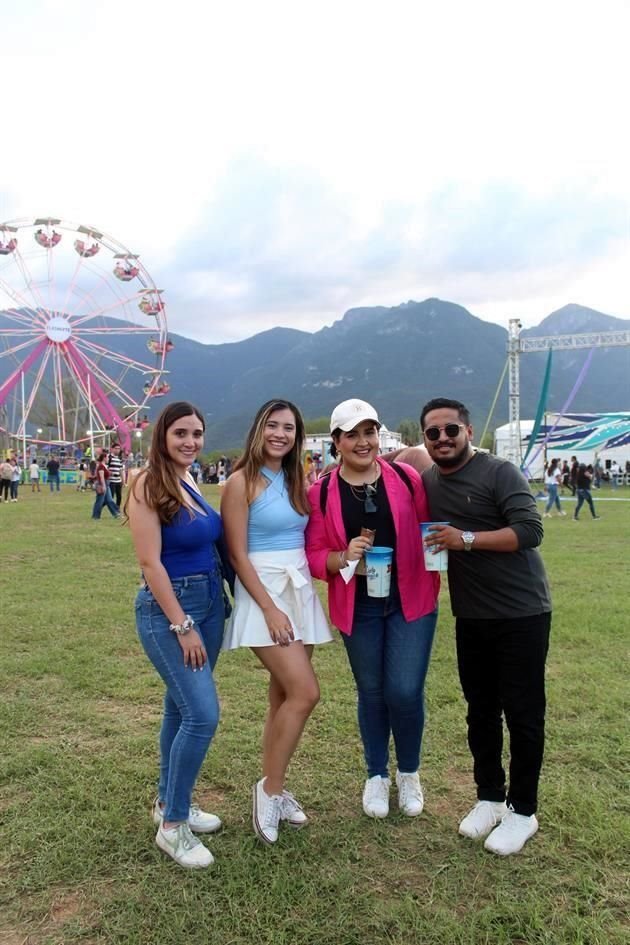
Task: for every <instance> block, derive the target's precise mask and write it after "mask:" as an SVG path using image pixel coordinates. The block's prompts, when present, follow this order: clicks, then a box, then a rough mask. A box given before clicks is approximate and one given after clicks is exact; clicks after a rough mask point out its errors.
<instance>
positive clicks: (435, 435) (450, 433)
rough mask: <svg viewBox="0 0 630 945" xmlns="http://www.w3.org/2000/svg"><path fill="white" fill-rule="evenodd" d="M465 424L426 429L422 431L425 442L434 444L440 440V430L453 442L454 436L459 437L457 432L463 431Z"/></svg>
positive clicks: (449, 424) (450, 424) (451, 424)
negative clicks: (428, 441)
mask: <svg viewBox="0 0 630 945" xmlns="http://www.w3.org/2000/svg"><path fill="white" fill-rule="evenodd" d="M464 426H465V424H463V423H447V424H445V426H443V427H427V428H426V430H425V431H424V435H425V436H426V438H427V440H430V441H431V442H432V443H435V442H436V441H437V440H439V439H440V433H441V431H442V430H444V432H445V433H446V435H447V437H448V438H449V439H450V440H454V439H455V437H456V436H459V431H460V430H463V429H464Z"/></svg>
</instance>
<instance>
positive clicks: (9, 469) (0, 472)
mask: <svg viewBox="0 0 630 945" xmlns="http://www.w3.org/2000/svg"><path fill="white" fill-rule="evenodd" d="M12 478H13V466H12V465H11V463H10V461H9V460H8V459H4V460H3V461H2V462H1V463H0V502H2V499H4V501H5V502H8V501H9V495H10V493H11V479H12Z"/></svg>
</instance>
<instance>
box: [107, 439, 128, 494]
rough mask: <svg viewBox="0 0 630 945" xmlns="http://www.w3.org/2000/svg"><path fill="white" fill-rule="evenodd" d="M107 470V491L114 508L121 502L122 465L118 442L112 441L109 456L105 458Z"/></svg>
mask: <svg viewBox="0 0 630 945" xmlns="http://www.w3.org/2000/svg"><path fill="white" fill-rule="evenodd" d="M107 470H108V472H109V479H108V480H107V481H108V484H109V491H110V493H111V496H112V499H113V501H114V504H115V505H116V508H118V509H119V508H120V506H121V503H122V487H123V475H124V465H123V457H122V454H121V450H120V443H112V446H111V449H110V451H109V456H108V458H107Z"/></svg>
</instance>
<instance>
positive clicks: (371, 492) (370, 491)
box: [363, 482, 378, 515]
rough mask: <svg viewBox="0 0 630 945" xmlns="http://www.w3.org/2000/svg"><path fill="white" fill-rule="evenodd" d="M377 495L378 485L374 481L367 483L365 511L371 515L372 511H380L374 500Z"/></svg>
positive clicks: (364, 502) (364, 501)
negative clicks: (373, 483)
mask: <svg viewBox="0 0 630 945" xmlns="http://www.w3.org/2000/svg"><path fill="white" fill-rule="evenodd" d="M375 495H376V486H375V485H372V483H367V482H366V484H365V499H364V500H363V511H364V512H365V513H366V514H367V515H370V514H371V513H372V512H378V505H377V504H376V502H375V501H374V496H375Z"/></svg>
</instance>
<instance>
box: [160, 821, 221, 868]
mask: <svg viewBox="0 0 630 945" xmlns="http://www.w3.org/2000/svg"><path fill="white" fill-rule="evenodd" d="M155 842H156V843H157V845H158V846H159V848H160V850H163V851H164V853H166V854H167V855H168V856H170V857H171V859H172V860H175V862H176V863H179V865H180V866H185V867H186V868H187V869H193V870H195V869H196V870H199V869H204V867H206V866H210V864H211V863H214V857H213V855H212V853H210V850H208V848H207V847H204V845H203V843H202V842H201V840H199V839H197V837H196V836H195V835H194V834H193V833H192V832H191V830H190V827H189V826H188V824H177V826H176V827H169V828H168V830H165V829H164V827H163V826H162V825H161V824H160V826H159V828H158V832H157V834H156V836H155Z"/></svg>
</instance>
